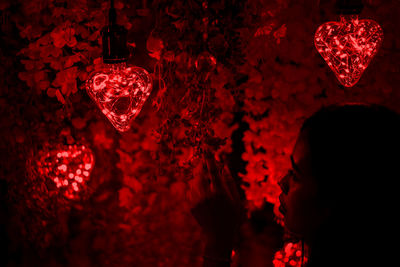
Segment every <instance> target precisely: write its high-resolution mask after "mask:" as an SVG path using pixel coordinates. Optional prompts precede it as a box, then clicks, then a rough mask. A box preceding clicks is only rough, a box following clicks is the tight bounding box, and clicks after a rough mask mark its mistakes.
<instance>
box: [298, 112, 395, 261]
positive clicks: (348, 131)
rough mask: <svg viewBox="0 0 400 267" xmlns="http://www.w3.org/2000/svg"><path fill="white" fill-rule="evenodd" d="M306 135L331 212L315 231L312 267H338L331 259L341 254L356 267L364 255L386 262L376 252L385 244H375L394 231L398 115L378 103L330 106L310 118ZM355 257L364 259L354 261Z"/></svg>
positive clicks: (321, 196) (322, 198) (319, 185)
mask: <svg viewBox="0 0 400 267" xmlns="http://www.w3.org/2000/svg"><path fill="white" fill-rule="evenodd" d="M302 131H304V132H305V133H306V136H307V141H308V145H309V148H310V154H311V166H312V170H313V177H314V179H315V182H316V184H317V188H318V193H319V197H318V199H319V204H320V205H323V206H324V207H328V208H329V209H330V211H331V213H330V215H329V219H328V220H327V221H326V222H325V223H324V224H323V225H322V226H321V229H318V230H317V231H318V233H317V235H316V236H317V237H316V239H315V240H314V241H315V242H313V245H312V246H313V247H312V248H311V251H312V252H311V253H312V254H311V257H310V266H311V265H312V266H329V262H332V265H334V264H337V262H336V263H333V262H335V260H334V259H333V258H332V257H338V256H340V255H343V256H341V257H343V258H346V257H352V256H353V260H354V261H353V263H352V264H356V265H358V266H361V265H359V264H360V263H361V261H362V260H364V259H363V258H362V257H365V258H366V259H368V261H369V260H371V257H373V256H377V257H376V259H378V258H384V257H385V256H383V255H378V254H376V255H374V253H379V249H381V248H383V247H384V244H385V243H383V244H382V243H376V242H384V241H383V240H384V239H383V238H382V237H384V236H385V235H389V234H390V231H392V230H393V229H394V228H396V225H395V224H394V218H395V211H396V210H397V209H398V208H397V206H396V205H395V203H394V201H395V200H396V199H395V193H396V192H395V188H396V186H395V185H396V182H397V180H399V179H398V178H400V177H399V176H400V173H399V170H398V168H399V163H400V116H399V114H397V113H395V112H394V111H391V110H389V109H387V108H385V107H383V106H378V105H367V104H346V105H335V106H329V107H325V108H322V109H321V110H319V111H318V112H317V113H315V114H314V115H313V116H311V117H310V118H309V119H307V120H306V121H305V123H304V124H303V127H302ZM389 220H391V221H389ZM390 223H393V224H392V225H390ZM386 238H387V236H386ZM372 240H374V241H372ZM378 240H380V241H378ZM371 242H373V243H371ZM377 245H378V246H377ZM357 246H358V247H357ZM379 246H380V247H379ZM382 246H383V247H382ZM333 251H335V253H332V252H333ZM357 253H363V254H364V255H363V256H362V255H359V256H357V257H358V258H354V257H355V256H356V254H357ZM371 253H372V255H371ZM329 257H330V258H329ZM349 260H351V259H349ZM327 261H328V262H327ZM348 263H349V264H350V262H348ZM345 265H346V264H345V262H343V263H341V266H345ZM356 265H353V266H356Z"/></svg>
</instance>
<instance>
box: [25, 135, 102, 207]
mask: <svg viewBox="0 0 400 267" xmlns="http://www.w3.org/2000/svg"><path fill="white" fill-rule="evenodd" d="M93 166H94V155H93V152H92V150H91V149H90V148H89V147H88V146H87V145H82V144H73V145H63V144H56V145H53V144H50V143H46V144H44V146H43V149H42V150H40V151H38V153H37V155H35V159H34V161H33V162H32V163H31V166H30V168H34V169H35V170H34V172H35V173H38V174H39V175H41V176H44V177H45V178H46V179H49V180H52V181H53V182H54V184H55V185H56V187H57V189H58V190H59V191H60V193H61V194H63V195H64V196H65V197H67V198H68V199H78V197H79V194H80V193H81V191H85V188H86V187H87V182H88V181H89V179H90V175H91V171H92V169H93Z"/></svg>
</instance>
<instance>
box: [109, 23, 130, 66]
mask: <svg viewBox="0 0 400 267" xmlns="http://www.w3.org/2000/svg"><path fill="white" fill-rule="evenodd" d="M127 34H128V31H127V30H126V29H125V28H124V27H123V26H121V25H117V24H111V25H108V26H106V27H104V28H103V30H102V36H103V62H104V63H110V64H112V63H120V62H126V61H128V57H129V50H128V46H127Z"/></svg>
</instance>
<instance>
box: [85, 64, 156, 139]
mask: <svg viewBox="0 0 400 267" xmlns="http://www.w3.org/2000/svg"><path fill="white" fill-rule="evenodd" d="M151 89H152V82H151V78H150V75H149V74H148V73H147V71H146V70H144V69H142V68H139V67H127V66H126V64H125V63H119V64H104V66H103V69H102V70H101V71H98V72H94V73H93V74H91V75H90V78H89V79H88V80H87V82H86V90H87V92H88V94H89V96H90V97H91V98H92V99H93V100H94V101H95V102H96V103H97V105H98V107H99V108H100V110H101V111H102V112H103V113H104V115H106V116H107V118H108V119H109V120H110V122H111V123H112V125H113V126H114V127H115V128H116V129H117V130H118V131H121V132H125V131H127V130H129V128H130V122H131V120H132V119H134V118H135V117H136V116H137V115H139V112H140V110H141V109H142V107H143V105H144V103H145V101H146V99H147V98H148V97H149V95H150V92H151Z"/></svg>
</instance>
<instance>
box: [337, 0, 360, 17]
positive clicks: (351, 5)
mask: <svg viewBox="0 0 400 267" xmlns="http://www.w3.org/2000/svg"><path fill="white" fill-rule="evenodd" d="M363 8H364V4H363V3H362V0H337V1H336V5H335V9H336V13H337V14H339V15H358V14H360V13H361V11H362V10H363Z"/></svg>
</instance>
